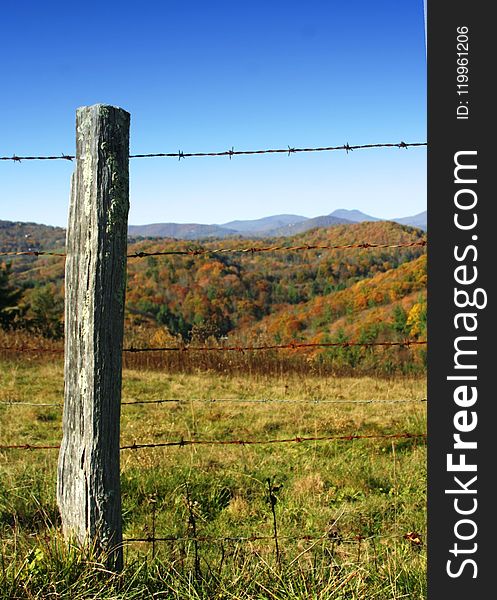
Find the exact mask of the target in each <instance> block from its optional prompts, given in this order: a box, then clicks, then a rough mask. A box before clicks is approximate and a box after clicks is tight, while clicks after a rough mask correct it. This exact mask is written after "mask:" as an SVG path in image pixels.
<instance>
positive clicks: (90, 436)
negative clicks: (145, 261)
mask: <svg viewBox="0 0 497 600" xmlns="http://www.w3.org/2000/svg"><path fill="white" fill-rule="evenodd" d="M129 121H130V116H129V114H128V113H127V112H126V111H124V110H122V109H120V108H116V107H113V106H106V105H101V104H97V105H95V106H87V107H82V108H79V109H78V111H77V115H76V169H75V172H74V174H73V177H72V182H71V201H70V208H69V221H68V229H67V258H66V275H65V294H66V308H65V366H64V369H65V373H64V377H65V382H64V416H63V439H62V445H61V449H60V454H59V464H58V481H57V500H58V504H59V509H60V513H61V517H62V527H63V532H64V536H65V537H66V539H71V540H75V541H76V542H77V543H79V544H81V545H84V544H87V543H91V544H94V545H95V548H96V550H97V552H99V553H105V555H106V556H107V559H106V562H107V566H108V567H110V568H112V569H115V570H119V569H120V568H122V548H121V543H122V524H121V521H122V517H121V493H120V481H119V470H120V469H119V465H120V463H119V435H120V401H121V368H122V346H123V328H124V296H125V277H126V245H127V227H128V210H129V174H128V163H129V159H128V157H129Z"/></svg>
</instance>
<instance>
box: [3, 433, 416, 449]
mask: <svg viewBox="0 0 497 600" xmlns="http://www.w3.org/2000/svg"><path fill="white" fill-rule="evenodd" d="M426 437H427V434H426V433H387V434H381V433H371V434H363V435H361V434H347V435H326V436H312V437H303V436H295V437H292V438H283V439H269V440H250V439H245V440H242V439H240V440H195V439H192V440H185V439H183V438H181V439H180V440H174V441H167V442H151V443H137V442H133V444H129V445H124V446H121V448H120V450H142V449H144V448H166V447H171V446H180V447H183V446H255V445H265V444H289V443H298V444H300V443H303V442H325V441H330V442H331V441H337V442H338V441H343V442H352V441H354V440H366V439H367V440H372V439H388V440H393V439H416V438H426ZM58 449H60V445H41V446H40V445H37V444H6V445H0V450H58Z"/></svg>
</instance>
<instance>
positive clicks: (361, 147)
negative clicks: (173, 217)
mask: <svg viewBox="0 0 497 600" xmlns="http://www.w3.org/2000/svg"><path fill="white" fill-rule="evenodd" d="M427 145H428V144H427V142H394V143H380V144H358V145H353V146H351V145H350V144H349V143H347V144H342V145H341V146H319V147H314V148H293V147H291V146H287V147H286V148H269V149H266V150H235V149H234V147H232V148H231V149H230V150H223V151H221V152H182V151H181V150H178V152H153V153H149V154H130V155H129V158H177V159H178V160H181V159H182V158H193V157H206V156H228V157H229V159H230V160H231V159H232V158H233V156H242V155H245V156H248V155H255V154H287V155H288V156H290V155H291V154H298V153H302V152H332V151H336V150H344V151H345V152H346V153H347V154H348V153H349V152H352V151H354V150H367V149H373V148H402V149H405V150H407V148H416V147H421V146H427ZM75 158H76V156H74V155H71V154H64V153H62V154H60V155H52V156H17V155H16V154H13V155H12V156H0V160H3V161H7V160H9V161H10V160H11V161H13V162H22V161H23V160H66V161H73V160H74V159H75Z"/></svg>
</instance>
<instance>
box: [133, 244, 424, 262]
mask: <svg viewBox="0 0 497 600" xmlns="http://www.w3.org/2000/svg"><path fill="white" fill-rule="evenodd" d="M427 244H428V242H427V241H426V240H418V241H415V242H406V243H399V244H370V243H368V242H363V243H357V244H337V245H326V244H301V245H299V246H263V247H257V246H249V247H245V248H212V249H209V248H202V249H198V250H196V249H192V250H164V251H157V252H135V253H133V254H128V256H127V258H144V257H147V256H170V255H184V256H202V255H205V254H229V253H240V254H257V253H259V252H280V251H283V252H285V251H286V252H299V251H307V250H352V249H356V248H358V249H378V248H380V249H381V248H412V247H414V246H426V245H427Z"/></svg>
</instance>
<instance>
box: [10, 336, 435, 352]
mask: <svg viewBox="0 0 497 600" xmlns="http://www.w3.org/2000/svg"><path fill="white" fill-rule="evenodd" d="M426 344H428V341H427V340H407V339H406V340H402V341H400V342H290V343H289V344H264V345H260V346H163V347H157V348H134V347H133V346H130V347H129V348H123V352H126V353H130V354H138V353H143V352H259V351H262V350H306V349H312V348H350V347H364V348H370V347H378V346H380V347H386V348H389V347H404V348H408V347H410V346H421V345H422V346H424V345H426ZM0 352H28V353H29V352H31V353H38V352H40V353H48V354H63V353H64V350H63V349H62V348H30V347H28V346H0Z"/></svg>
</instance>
